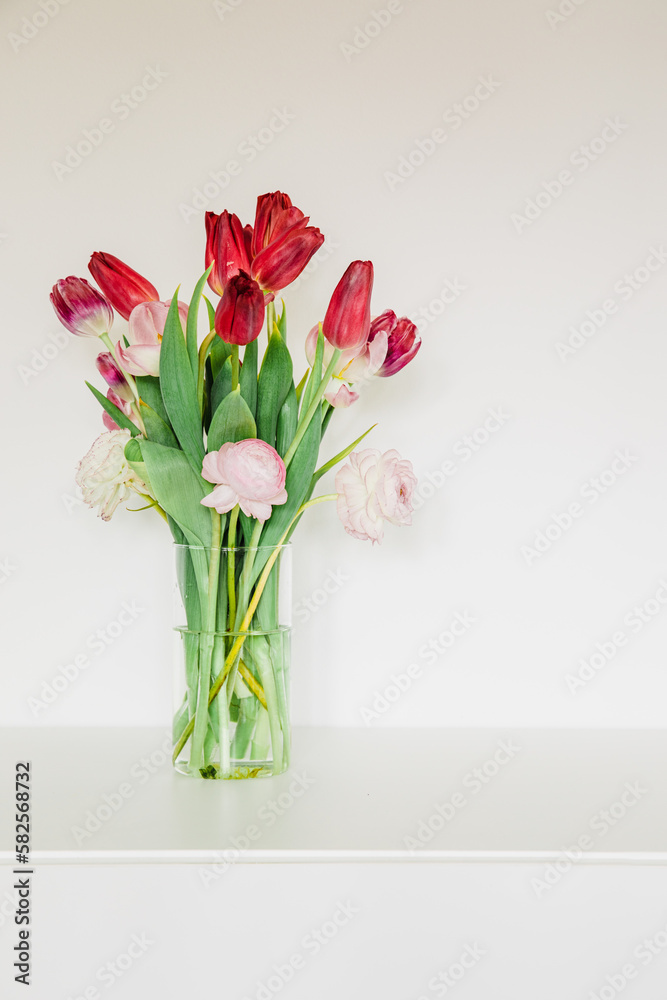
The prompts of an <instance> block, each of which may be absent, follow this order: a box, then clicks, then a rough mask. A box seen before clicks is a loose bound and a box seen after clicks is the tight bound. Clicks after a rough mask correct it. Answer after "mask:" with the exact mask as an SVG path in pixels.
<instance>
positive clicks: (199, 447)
mask: <svg viewBox="0 0 667 1000" xmlns="http://www.w3.org/2000/svg"><path fill="white" fill-rule="evenodd" d="M308 222H309V219H308V218H307V217H305V216H304V214H303V212H301V211H300V210H299V209H298V208H296V207H295V206H294V205H293V204H292V202H291V201H290V199H289V197H288V196H287V195H285V194H282V193H281V192H275V193H272V194H265V195H262V196H260V197H259V198H258V200H257V211H256V215H255V221H254V225H253V226H249V225H248V226H245V227H244V226H243V225H242V223H241V222H240V220H239V218H238V216H236V215H232V214H230V213H229V212H227V211H225V212H222V214H220V215H215V214H213V213H211V212H208V213H207V214H206V271H205V273H204V274H203V275H202V276H201V278H200V279H199V281H198V282H197V284H196V286H195V288H194V292H193V293H192V297H191V299H190V302H189V304H187V305H186V304H185V303H183V302H180V301H179V299H178V292H177V293H176V294H175V295H174V296H173V298H171V299H170V300H167V301H163V300H161V299H160V295H159V293H158V291H157V289H156V288H155V287H154V286H153V285H152V284H151V283H150V282H149V281H147V280H146V279H145V278H143V277H142V276H141V275H140V274H138V273H137V272H136V271H134V270H132V268H130V267H128V266H127V265H126V264H124V263H123V262H122V261H120V260H118V259H117V258H116V257H113V256H111V255H110V254H106V253H97V252H96V253H94V254H93V255H92V257H91V260H90V263H89V269H90V272H91V274H92V276H93V278H94V279H95V281H96V282H97V285H98V286H99V289H100V290H101V291H99V290H98V289H96V288H94V287H93V286H92V285H91V284H89V283H88V282H87V281H86V280H85V279H83V278H76V277H69V278H65V279H63V280H61V281H58V282H57V283H56V285H55V286H54V288H53V291H52V294H51V301H52V303H53V306H54V308H55V311H56V313H57V315H58V318H59V319H60V321H61V322H62V323H63V324H64V325H65V327H67V329H68V330H70V332H71V333H73V334H77V335H79V336H84V337H97V338H99V339H100V340H101V341H102V344H103V345H104V347H105V350H104V351H102V353H100V354H99V356H98V358H97V369H98V372H99V374H100V375H101V376H102V378H103V379H104V381H105V382H106V384H107V386H108V388H107V391H106V395H104V394H103V393H102V392H100V390H99V389H97V388H95V387H94V386H93V385H91V384H90V383H86V384H87V385H88V386H89V388H90V389H91V391H92V392H93V394H94V395H95V396H96V398H97V399H98V400H99V402H100V404H101V405H102V408H103V410H104V413H103V420H104V424H105V427H106V430H105V432H104V433H102V434H100V436H99V437H98V438H97V440H96V441H95V442H94V444H93V445H92V447H91V449H90V451H89V452H88V454H87V455H86V456H85V457H84V458H83V459H82V461H81V462H80V464H79V467H78V472H77V483H78V485H79V486H80V488H81V490H82V491H83V497H84V499H85V501H86V502H87V503H88V504H90V506H91V507H96V508H98V509H99V512H100V515H101V517H102V518H104V519H105V520H108V519H109V518H110V517H111V516H112V514H113V513H114V511H115V510H116V509H117V507H118V506H119V504H121V503H124V502H125V501H126V500H127V499H128V498H129V497H130V496H131V495H132V494H133V493H134V494H135V495H137V496H138V497H140V498H141V500H143V501H144V503H143V506H142V507H140V508H135V509H153V510H155V511H156V512H157V513H158V514H159V515H160V516H161V517H163V518H164V520H165V521H166V522H167V524H168V526H169V528H170V530H171V533H172V536H173V539H174V542H175V546H176V569H177V579H178V589H179V593H180V611H179V614H180V617H179V621H178V622H177V633H178V636H179V642H180V647H181V656H180V659H179V663H180V666H179V679H178V685H177V687H178V690H177V704H176V710H175V715H174V720H173V739H174V763H175V765H176V767H177V769H178V770H179V771H181V772H182V773H186V774H191V775H195V776H201V777H203V778H237V777H254V776H257V775H265V774H279V773H281V772H282V771H284V770H285V769H286V768H287V766H288V764H289V748H290V728H289V637H290V622H289V597H290V595H289V586H288V585H289V579H288V578H289V552H290V546H289V540H290V538H291V535H292V533H293V532H294V529H295V527H296V525H297V524H298V522H299V520H300V518H301V517H302V515H303V514H304V512H305V511H306V510H307V509H308V508H309V507H312V506H313V505H314V504H319V503H322V502H324V501H328V500H332V501H335V502H336V505H337V510H338V515H339V517H340V519H341V521H342V523H343V526H344V528H345V530H346V531H348V532H349V533H350V534H351V535H353V536H354V537H355V538H360V539H370V540H372V541H373V542H380V541H382V537H383V525H384V523H385V522H389V523H392V524H397V525H401V524H409V523H410V519H411V517H410V515H411V510H412V503H411V496H412V491H413V489H414V486H415V485H416V479H415V477H414V475H413V472H412V467H411V465H410V463H409V462H408V461H404V460H402V459H401V458H400V456H399V455H398V453H397V452H396V451H387V452H385V453H384V454H381V453H380V452H379V451H377V450H372V449H364V450H361V451H354V449H355V448H356V447H357V446H358V445H359V444H360V442H361V441H362V439H363V438H364V437H365V436H366V434H368V433H369V431H370V430H372V429H373V428H369V430H367V431H365V432H364V434H362V435H361V436H360V437H359V438H357V440H356V441H354V442H353V443H352V444H350V445H349V446H348V447H347V448H345V449H343V451H341V452H339V453H338V454H337V455H334V456H333V457H332V458H329V459H327V460H326V461H325V462H324V463H323V464H321V465H318V455H319V451H320V446H321V443H322V441H323V439H324V436H325V434H326V431H327V428H328V426H329V423H330V421H331V419H332V417H333V414H334V413H335V410H336V409H337V408H338V407H348V406H350V405H351V404H352V403H353V402H354V401H355V400H357V399H358V392H357V389H359V388H360V387H361V385H362V384H363V383H364V382H365V381H367V380H369V379H371V378H374V377H376V376H377V377H387V376H391V375H394V374H395V373H396V372H398V371H399V370H400V369H401V368H403V367H404V366H405V365H406V364H407V363H408V362H409V361H410V360H411V359H412V358H413V357H414V356H415V354H416V353H417V350H418V349H419V346H420V338H419V337H418V335H417V330H416V327H415V326H414V324H413V323H411V322H410V320H409V319H406V318H402V319H398V318H397V317H396V315H395V313H393V312H391V311H386V312H383V313H382V314H381V315H379V316H378V317H377V318H375V319H373V321H372V322H371V315H370V301H371V291H372V286H373V265H372V264H371V262H370V261H354V262H353V263H352V264H350V266H349V267H348V268H347V270H346V271H345V273H344V274H343V276H342V278H341V280H340V281H339V283H338V285H337V287H336V288H335V290H334V292H333V295H332V297H331V301H330V302H329V305H328V308H327V310H326V315H325V317H324V320H323V322H322V323H319V324H317V325H316V326H314V327H313V329H312V330H311V331H310V333H309V334H308V336H307V338H306V341H305V355H306V359H307V367H306V370H305V372H304V374H303V376H302V377H301V378H300V379H299V381H298V382H295V378H294V374H293V361H292V356H291V354H290V351H289V349H288V347H287V316H286V311H285V306H284V303H282V304H281V305H280V306H279V307H278V308H277V304H276V301H275V296H276V293H277V292H280V291H281V290H282V289H283V288H285V287H286V286H287V285H289V284H290V282H292V281H294V280H295V279H296V278H297V277H298V275H299V274H300V273H301V272H302V271H303V269H304V267H305V266H306V264H307V263H308V261H309V260H310V258H311V257H312V256H313V254H314V253H315V252H316V251H317V250H318V249H319V247H320V246H321V245H322V243H323V241H324V237H323V236H322V234H321V233H320V231H319V230H318V229H316V228H315V227H313V226H310V225H308ZM206 283H208V286H209V288H210V289H211V291H212V292H213V293H215V295H216V296H218V297H219V300H218V302H217V304H215V305H214V304H212V303H211V302H210V301H209V300H208V299H207V298H206V296H204V295H203V291H204V286H205V285H206ZM202 298H203V299H204V302H205V304H206V309H205V310H204V309H200V306H201V300H202ZM114 311H115V313H117V314H118V315H119V316H120V317H122V319H123V320H127V321H128V322H127V325H126V326H124V328H123V330H122V332H121V333H120V336H119V339H118V340H117V342H116V343H115V344H114V343H113V342H112V340H111V337H110V331H111V329H112V325H113V322H114ZM200 316H203V317H204V318H205V321H206V322H205V331H202V334H203V335H202V336H201V337H200ZM265 324H266V332H267V341H266V345H265V347H264V348H263V357H262V360H261V363H260V359H259V339H258V338H259V336H260V333H261V331H262V329H263V327H264V325H265ZM241 347H243V353H242V355H241V352H240V350H239V348H241ZM348 458H349V462H348V463H347V464H345V465H343V466H342V467H340V468H339V469H338V472H337V474H336V478H335V483H336V492H335V493H329V494H323V495H314V494H315V488H316V486H317V483H318V482H319V480H320V479H321V478H322V476H324V475H325V473H327V472H328V471H329V470H331V469H333V468H334V467H335V466H337V465H338V464H339V463H341V462H343V461H344V460H345V459H348Z"/></svg>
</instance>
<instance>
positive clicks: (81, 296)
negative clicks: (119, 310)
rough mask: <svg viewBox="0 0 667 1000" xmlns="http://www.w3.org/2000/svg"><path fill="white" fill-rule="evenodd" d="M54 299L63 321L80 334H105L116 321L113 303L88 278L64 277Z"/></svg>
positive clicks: (66, 325) (85, 335)
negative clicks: (110, 303)
mask: <svg viewBox="0 0 667 1000" xmlns="http://www.w3.org/2000/svg"><path fill="white" fill-rule="evenodd" d="M50 299H51V304H52V305H53V308H54V309H55V312H56V316H57V317H58V319H59V320H60V322H61V323H62V325H63V326H64V327H66V329H68V330H69V331H70V333H74V334H76V336H77V337H101V336H102V334H104V333H108V332H109V330H110V329H111V327H112V325H113V312H112V309H111V306H110V305H109V303H108V302H107V300H106V299H105V298H104V296H103V295H100V293H99V292H98V291H97V289H96V288H93V286H92V285H89V284H88V282H87V281H86V280H85V278H75V277H74V276H73V275H70V277H69V278H61V280H60V281H57V282H56V284H55V285H54V286H53V289H52V291H51V295H50Z"/></svg>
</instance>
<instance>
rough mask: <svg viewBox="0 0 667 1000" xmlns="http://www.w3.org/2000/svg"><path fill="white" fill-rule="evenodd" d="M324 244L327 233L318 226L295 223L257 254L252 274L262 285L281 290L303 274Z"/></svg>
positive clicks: (251, 269)
mask: <svg viewBox="0 0 667 1000" xmlns="http://www.w3.org/2000/svg"><path fill="white" fill-rule="evenodd" d="M323 243H324V236H323V235H322V233H321V232H320V231H319V229H315V227H314V226H306V227H303V228H300V227H299V226H294V227H293V228H292V229H289V230H288V231H287V232H286V233H285V234H284V235H283V236H282V237H281V238H279V239H277V240H274V242H273V243H269V245H268V246H267V247H265V248H264V250H262V251H261V252H260V253H258V254H257V256H256V257H255V259H254V260H253V262H252V267H251V268H250V273H251V275H252V276H253V278H255V280H256V281H257V282H258V283H259V284H260V285H261V286H262V288H270V289H271V290H272V291H274V292H277V291H279V289H281V288H285V286H286V285H289V284H291V282H292V281H294V280H295V279H296V278H298V277H299V275H300V274H301V272H302V271H303V269H304V267H305V266H306V264H307V263H308V261H309V260H310V258H311V257H312V256H313V254H314V253H316V251H317V250H319V248H320V247H321V246H322V244H323Z"/></svg>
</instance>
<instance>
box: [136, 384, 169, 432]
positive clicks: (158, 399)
mask: <svg viewBox="0 0 667 1000" xmlns="http://www.w3.org/2000/svg"><path fill="white" fill-rule="evenodd" d="M136 382H137V389H138V390H139V397H140V399H141V402H142V403H148V405H149V406H150V407H152V408H153V409H154V410H155V412H156V413H157V415H158V417H162V419H163V420H164V422H165V424H167V423H169V417H168V416H167V411H166V410H165V408H164V400H163V399H162V393H161V392H160V379H159V378H156V377H155V376H153V375H139V376H138V377H137V380H136Z"/></svg>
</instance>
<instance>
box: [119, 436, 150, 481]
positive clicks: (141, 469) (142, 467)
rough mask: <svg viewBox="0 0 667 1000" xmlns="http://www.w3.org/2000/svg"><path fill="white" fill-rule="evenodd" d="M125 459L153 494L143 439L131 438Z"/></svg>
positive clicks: (126, 447)
mask: <svg viewBox="0 0 667 1000" xmlns="http://www.w3.org/2000/svg"><path fill="white" fill-rule="evenodd" d="M125 458H126V460H127V463H128V465H129V466H130V468H132V469H134V471H135V472H136V474H137V475H138V476H139V478H140V479H143V481H144V482H145V483H146V486H147V487H148V488H149V490H150V491H151V493H152V492H153V487H152V485H151V481H150V477H149V475H148V469H147V468H146V463H145V462H144V457H143V455H142V452H141V439H139V438H131V439H130V440H129V441H128V442H127V444H126V445H125Z"/></svg>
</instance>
